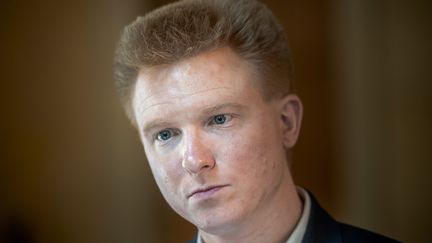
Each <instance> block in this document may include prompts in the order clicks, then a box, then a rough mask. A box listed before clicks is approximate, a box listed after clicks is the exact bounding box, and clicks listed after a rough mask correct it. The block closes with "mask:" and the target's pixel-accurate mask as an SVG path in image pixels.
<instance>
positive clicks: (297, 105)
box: [278, 94, 303, 149]
mask: <svg viewBox="0 0 432 243" xmlns="http://www.w3.org/2000/svg"><path fill="white" fill-rule="evenodd" d="M278 111H279V115H280V124H281V131H282V140H283V145H284V147H285V149H290V148H292V147H294V145H295V144H296V142H297V138H298V136H299V133H300V127H301V121H302V116H303V105H302V103H301V101H300V98H299V97H298V96H297V95H295V94H289V95H286V96H284V97H283V98H281V99H280V100H279V104H278Z"/></svg>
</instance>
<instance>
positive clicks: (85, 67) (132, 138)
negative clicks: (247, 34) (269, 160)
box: [0, 0, 432, 243]
mask: <svg viewBox="0 0 432 243" xmlns="http://www.w3.org/2000/svg"><path fill="white" fill-rule="evenodd" d="M165 2H167V1H157V0H153V1H150V0H148V1H138V0H121V1H120V0H105V1H101V0H87V1H85V0H76V1H73V2H72V1H69V2H62V1H54V0H39V1H34V0H28V1H24V0H5V1H1V2H0V53H1V59H0V68H1V73H0V75H1V82H0V85H1V95H0V111H1V119H0V134H1V136H0V227H1V228H0V229H1V231H0V232H2V231H3V232H5V231H8V232H15V233H14V234H15V235H20V236H22V237H26V238H27V239H33V240H34V242H47V243H51V242H53V243H54V242H80V243H86V242H89V243H90V242H92V243H93V242H101V243H102V242H104V243H105V242H106V243H108V242H113V243H114V242H128V243H129V242H131V243H133V242H184V241H185V240H187V239H189V238H191V236H192V235H193V234H194V232H195V229H194V227H193V226H192V225H190V224H188V223H187V222H185V221H184V220H183V219H181V218H180V217H179V216H177V215H176V214H175V213H174V212H172V210H171V209H170V208H169V207H168V205H167V204H166V203H165V201H164V200H163V199H162V197H161V196H160V194H159V192H158V189H157V187H156V185H155V183H154V181H153V178H152V175H151V172H150V169H149V167H148V165H147V162H146V159H145V156H144V152H143V149H142V147H141V145H140V143H139V139H138V136H137V134H136V132H135V131H134V129H133V128H132V127H131V126H130V125H129V122H128V120H127V119H126V117H125V116H124V114H123V111H122V109H121V107H120V105H119V102H118V101H117V96H116V93H115V90H114V85H113V78H112V57H113V51H114V46H115V43H116V42H117V39H118V37H119V34H120V31H121V29H122V27H123V26H124V25H126V24H127V23H129V22H131V21H132V20H134V19H135V17H136V16H137V15H142V14H144V13H145V12H147V11H149V10H151V9H153V8H154V7H157V6H159V5H161V4H163V3H165ZM263 2H265V3H266V4H267V5H268V6H269V8H270V9H272V10H273V11H274V13H275V14H276V16H277V17H278V18H279V19H280V20H281V22H282V23H283V24H284V26H285V28H286V30H287V33H288V38H289V39H290V44H291V48H292V53H293V58H294V63H295V69H296V84H297V88H298V90H299V95H300V97H301V98H302V100H303V103H304V106H305V116H304V123H303V127H302V132H301V137H300V141H299V143H298V146H297V147H296V149H295V154H294V164H293V168H292V169H293V171H294V172H293V173H294V177H295V180H296V182H297V184H298V185H300V186H302V187H305V188H307V189H309V190H311V191H312V192H313V193H314V194H315V196H317V198H318V199H319V201H320V202H321V204H322V205H323V206H324V207H325V208H326V209H327V210H328V211H330V212H331V213H332V214H333V215H334V216H335V217H336V218H337V219H339V220H341V221H344V222H349V223H352V224H355V225H358V226H361V227H365V228H368V229H370V230H374V231H378V232H381V233H383V234H386V235H389V236H392V237H395V238H398V239H400V240H402V241H404V242H430V241H431V240H432V238H431V236H430V234H429V232H428V230H429V228H430V227H429V218H430V217H432V210H431V209H432V207H431V206H430V205H431V199H432V192H431V190H430V188H431V187H432V183H431V178H430V176H429V173H430V171H432V163H431V162H432V161H431V155H430V147H431V143H430V137H432V133H431V130H432V129H431V126H430V124H432V119H431V118H432V113H431V104H432V95H431V91H432V87H431V86H432V82H431V81H432V80H431V74H430V70H431V64H430V63H431V62H430V57H431V56H432V55H431V54H432V47H431V43H432V33H431V30H432V26H431V25H432V24H431V23H432V18H431V15H430V11H431V10H432V9H431V4H430V2H429V1H426V0H423V1H422V0H414V1H402V0H395V1H388V0H387V1H372V0H288V1H282V0H273V1H271V0H267V1H263ZM0 241H1V240H0Z"/></svg>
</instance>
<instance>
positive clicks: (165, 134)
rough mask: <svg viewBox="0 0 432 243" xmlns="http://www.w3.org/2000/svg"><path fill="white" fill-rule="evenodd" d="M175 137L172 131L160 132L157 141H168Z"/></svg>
mask: <svg viewBox="0 0 432 243" xmlns="http://www.w3.org/2000/svg"><path fill="white" fill-rule="evenodd" d="M172 136H173V133H172V132H171V131H170V130H162V131H160V132H158V134H157V135H156V138H157V140H159V141H166V140H168V139H170V138H171V137H172Z"/></svg>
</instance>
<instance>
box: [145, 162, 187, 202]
mask: <svg viewBox="0 0 432 243" xmlns="http://www.w3.org/2000/svg"><path fill="white" fill-rule="evenodd" d="M146 154H147V153H146ZM147 159H148V162H149V164H150V168H151V170H152V173H153V177H154V178H155V180H156V183H157V185H158V187H159V190H160V191H161V192H162V194H163V195H164V197H165V198H166V199H167V200H168V198H167V196H170V197H171V196H172V195H178V192H177V190H176V189H177V188H178V186H179V184H180V180H181V171H182V170H181V168H178V167H179V166H178V165H177V163H176V162H175V161H174V160H173V159H172V158H169V157H168V156H155V155H154V154H151V155H147Z"/></svg>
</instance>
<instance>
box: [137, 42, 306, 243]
mask: <svg viewBox="0 0 432 243" xmlns="http://www.w3.org/2000/svg"><path fill="white" fill-rule="evenodd" d="M253 81H254V75H253V72H252V70H251V67H250V66H249V65H248V64H247V63H246V62H245V61H244V60H242V59H240V58H239V57H238V56H237V55H236V54H234V53H233V52H232V51H231V50H230V49H229V48H223V49H218V50H216V51H212V52H207V53H203V54H200V55H198V56H196V57H193V58H190V59H186V60H183V61H181V62H179V63H175V64H173V65H169V66H161V67H156V68H151V69H143V70H141V72H140V74H139V76H138V80H137V84H136V87H135V92H134V97H133V109H134V112H135V116H136V119H137V124H138V125H137V126H138V130H139V133H140V137H141V140H142V143H143V145H144V149H145V153H146V156H147V158H148V161H149V163H150V167H151V169H152V172H153V175H154V177H155V180H156V182H157V184H158V186H159V188H160V190H161V192H162V194H163V196H164V197H165V199H166V200H167V202H168V203H169V204H170V206H171V207H172V208H173V209H174V210H175V211H176V212H177V213H178V214H180V215H181V216H182V217H184V218H185V219H187V220H188V221H190V222H191V223H193V224H194V225H196V226H197V227H198V228H199V230H200V234H201V235H202V237H204V238H205V239H206V241H207V242H212V241H214V242H222V241H225V242H229V241H232V242H235V241H236V240H240V241H247V242H259V241H261V242H263V240H269V241H267V242H272V241H274V240H280V239H283V238H281V237H285V236H286V234H288V233H289V231H290V230H291V229H292V227H293V226H294V225H295V222H296V221H297V219H298V217H299V215H300V211H301V203H300V200H299V198H298V196H297V193H296V189H295V186H294V183H293V181H292V178H291V174H290V171H289V169H288V165H287V160H286V157H285V152H286V149H290V148H287V146H286V144H284V141H287V139H288V140H289V141H294V143H295V140H296V138H297V134H298V131H295V132H284V129H286V127H285V125H284V123H283V122H282V121H281V119H280V117H281V111H283V109H284V108H283V107H284V106H283V105H284V104H283V103H282V102H284V101H283V100H273V101H264V100H263V99H262V97H261V94H260V93H259V91H258V89H257V87H256V86H255V85H254V82H253ZM294 98H295V97H294ZM294 101H295V99H294ZM227 104H228V105H227ZM232 104H236V105H238V106H236V105H232ZM213 107H222V108H218V109H217V110H215V111H213V110H212V108H213ZM208 110H212V111H211V112H208ZM218 114H228V116H227V117H229V118H230V119H228V121H226V122H225V123H224V124H223V125H215V124H213V123H211V122H209V121H212V120H211V119H212V117H214V116H215V115H218ZM287 114H294V113H293V112H291V113H289V112H288V113H287ZM288 116H290V115H288ZM293 116H295V115H293ZM289 118H290V119H291V118H292V119H294V120H295V119H297V118H296V117H289ZM156 120H157V122H154V121H156ZM297 120H299V119H297ZM149 124H152V126H150V127H152V129H149V130H148V127H149ZM153 127H154V128H153ZM163 129H170V131H174V133H173V134H175V135H174V136H172V138H170V139H169V140H168V141H163V142H161V141H155V135H154V134H158V132H160V131H161V130H163ZM290 139H291V140H290ZM290 146H291V145H290ZM288 147H289V146H288ZM215 185H223V186H224V187H223V188H222V189H221V190H219V191H218V192H216V193H215V194H214V195H213V196H212V197H210V198H206V199H205V200H197V199H196V198H194V197H188V195H189V194H190V193H191V192H192V191H193V190H196V189H198V188H203V187H208V186H215ZM275 222H279V223H277V224H276V226H275ZM279 225H282V226H280V227H285V228H283V229H279ZM287 225H288V226H287ZM291 226H292V227H291ZM263 227H264V228H265V227H267V228H268V232H271V233H272V234H270V236H269V235H264V236H263V234H261V233H260V232H263ZM286 227H288V229H286ZM258 229H259V230H258ZM264 230H265V229H264ZM272 230H273V231H278V232H272ZM264 232H266V231H264ZM269 237H270V238H269ZM271 237H276V238H271ZM274 242H277V241H274Z"/></svg>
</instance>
